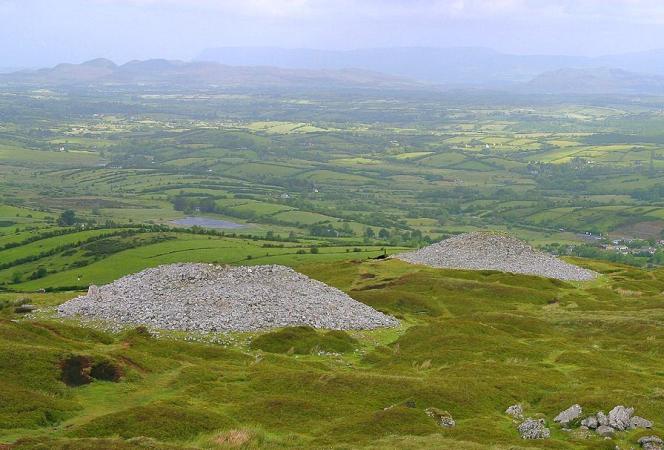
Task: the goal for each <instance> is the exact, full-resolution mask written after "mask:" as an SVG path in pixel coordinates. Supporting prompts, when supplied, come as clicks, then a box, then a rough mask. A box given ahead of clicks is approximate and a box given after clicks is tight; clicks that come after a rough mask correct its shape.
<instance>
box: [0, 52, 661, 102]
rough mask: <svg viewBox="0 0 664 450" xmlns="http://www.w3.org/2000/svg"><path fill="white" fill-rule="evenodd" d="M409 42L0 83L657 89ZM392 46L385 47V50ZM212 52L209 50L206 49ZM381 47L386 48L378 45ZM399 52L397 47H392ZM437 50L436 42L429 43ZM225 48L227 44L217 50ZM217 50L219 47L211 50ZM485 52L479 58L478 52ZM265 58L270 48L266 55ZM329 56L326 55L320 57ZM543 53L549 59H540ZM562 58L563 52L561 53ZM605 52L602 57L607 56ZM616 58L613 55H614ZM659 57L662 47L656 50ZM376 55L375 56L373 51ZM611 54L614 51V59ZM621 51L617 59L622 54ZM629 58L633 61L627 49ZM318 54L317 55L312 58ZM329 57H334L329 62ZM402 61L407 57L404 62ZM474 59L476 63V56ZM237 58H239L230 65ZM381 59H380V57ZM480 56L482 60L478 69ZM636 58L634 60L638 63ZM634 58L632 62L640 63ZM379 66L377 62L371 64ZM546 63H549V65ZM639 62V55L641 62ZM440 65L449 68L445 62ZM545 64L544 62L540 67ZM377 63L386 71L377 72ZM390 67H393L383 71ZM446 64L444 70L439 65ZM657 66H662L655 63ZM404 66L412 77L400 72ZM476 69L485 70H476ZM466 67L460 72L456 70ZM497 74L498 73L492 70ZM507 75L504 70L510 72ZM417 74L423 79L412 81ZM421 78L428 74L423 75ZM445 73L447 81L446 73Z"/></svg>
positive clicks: (97, 65) (11, 76) (93, 64)
mask: <svg viewBox="0 0 664 450" xmlns="http://www.w3.org/2000/svg"><path fill="white" fill-rule="evenodd" d="M411 50H412V49H397V50H396V51H397V53H398V55H401V57H403V58H405V59H403V60H399V58H397V56H396V55H395V54H394V53H392V56H393V58H391V59H390V58H387V53H386V54H385V55H383V56H385V60H384V61H382V62H381V63H380V64H378V63H376V64H374V65H373V66H375V67H372V68H371V70H369V69H368V68H367V67H368V66H371V65H372V64H370V61H364V63H360V61H359V60H360V59H361V58H360V54H361V52H367V53H366V54H367V55H369V56H371V57H376V58H377V55H378V53H376V52H379V51H371V50H363V51H359V50H358V51H356V52H349V53H348V54H350V55H353V58H358V60H348V61H347V62H348V64H351V63H353V62H356V63H357V64H358V65H360V66H361V67H359V68H357V67H355V68H353V67H351V66H349V67H344V68H342V67H337V68H330V67H325V68H321V67H313V66H316V65H319V66H332V65H335V64H338V65H339V66H340V65H341V63H340V62H339V60H335V59H334V58H333V57H332V56H334V55H336V54H337V53H339V54H344V55H346V53H344V52H319V51H314V50H310V51H305V52H304V53H303V55H309V56H307V58H308V59H307V61H308V62H307V61H305V62H307V64H308V65H309V67H307V68H293V67H275V66H270V65H269V64H284V65H290V66H294V65H298V64H302V65H306V64H305V62H299V61H300V60H299V59H298V58H296V57H298V55H301V54H300V53H299V52H298V51H286V50H284V51H281V53H280V52H276V53H275V54H272V55H271V58H272V59H269V60H268V59H265V60H263V59H260V61H261V62H263V63H264V64H268V65H260V66H258V65H251V63H252V62H258V59H252V58H258V56H259V53H256V52H252V51H248V52H247V53H246V54H245V53H243V52H242V51H240V50H239V49H235V50H233V51H231V52H230V53H229V54H233V55H235V57H234V58H224V60H225V61H226V62H227V63H228V64H221V63H218V62H210V61H194V62H183V61H169V60H165V59H152V60H146V61H131V62H128V63H126V64H123V65H117V64H115V63H114V62H112V61H110V60H107V59H101V58H100V59H94V60H92V61H88V62H84V63H82V64H59V65H57V66H55V67H52V68H47V69H39V70H23V71H18V72H13V73H5V74H2V73H0V86H1V85H21V86H39V87H51V86H71V87H74V86H75V87H84V86H114V85H120V86H152V87H165V86H168V87H175V88H210V87H212V88H221V89H228V88H230V89H273V88H297V89H315V90H323V89H328V90H329V89H342V88H343V89H354V88H361V89H372V90H376V89H381V90H388V89H399V90H415V91H425V92H429V91H438V92H440V91H443V90H450V89H456V90H459V89H472V90H477V89H478V88H488V89H491V90H498V91H504V92H508V93H510V92H511V93H514V94H516V93H518V94H553V95H571V94H579V95H598V94H612V95H614V94H615V95H661V96H664V75H661V74H659V73H650V74H644V73H638V72H635V71H630V70H625V69H622V68H617V67H612V66H601V67H595V66H592V67H571V66H564V67H555V65H556V64H558V63H560V64H562V63H572V62H574V61H576V62H578V61H581V60H583V59H582V58H576V57H514V58H517V59H518V58H521V60H520V61H521V62H520V63H517V59H512V60H511V61H512V62H511V63H510V64H507V63H506V59H504V58H503V57H502V56H501V54H499V53H497V52H491V51H487V50H482V49H466V51H467V53H464V52H463V51H462V50H461V49H453V50H445V49H443V50H440V51H439V52H441V53H439V55H441V54H447V55H448V56H449V58H442V57H440V58H435V59H433V60H431V61H430V62H429V63H427V60H425V59H424V57H425V56H426V55H428V56H429V57H430V56H431V54H430V52H429V51H428V50H427V49H420V50H421V51H422V53H418V52H415V51H413V52H411ZM390 51H392V50H390ZM211 52H212V51H211ZM385 52H387V50H385ZM399 52H401V53H399ZM436 52H438V50H436ZM222 53H223V54H225V55H226V54H227V53H226V51H225V50H224V51H222ZM217 54H218V53H217ZM480 54H484V55H485V56H486V58H484V59H482V58H480V57H479V55H480ZM265 56H266V58H267V57H268V56H269V55H267V54H266V55H265ZM328 56H330V57H331V58H332V59H329V60H328V59H326V58H327V57H328ZM547 58H550V60H547ZM565 58H568V59H565ZM606 58H609V57H606ZM614 58H618V57H614ZM662 59H664V53H663V54H662ZM374 60H375V61H377V59H374ZM616 60H618V59H616ZM625 60H627V59H621V61H625ZM631 60H632V61H637V62H638V61H640V59H639V58H637V57H636V56H633V57H632V59H631ZM316 61H317V62H316ZM335 61H336V62H335ZM404 61H406V62H407V63H404ZM480 61H481V63H480ZM230 64H240V65H230ZM381 64H382V65H381ZM482 64H483V65H484V66H485V67H484V69H482V67H481V66H482ZM639 64H640V63H639ZM639 64H637V63H636V62H635V63H634V65H635V66H639ZM648 64H649V67H650V68H651V69H652V70H653V71H655V70H658V69H657V67H658V65H657V62H656V61H650V62H649V63H648ZM378 66H380V67H378ZM488 66H494V67H501V68H502V69H501V70H502V72H498V71H497V70H494V71H492V72H491V71H489V69H488V68H487V67H488ZM550 66H551V67H553V68H550ZM641 66H645V62H644V63H643V64H642V65H641ZM445 67H447V68H448V69H445ZM543 68H547V69H546V70H542V69H543ZM378 69H382V70H384V71H385V72H387V74H386V73H381V72H378V71H377V70H378ZM390 69H392V71H391V72H390ZM445 70H449V73H447V72H445ZM427 71H428V72H427ZM661 71H662V73H664V69H662V70H661ZM406 72H408V73H409V75H410V76H411V78H407V77H406V75H407V74H406ZM425 72H427V73H430V74H433V73H439V74H440V75H441V76H440V78H443V79H444V80H443V81H432V80H431V79H428V78H427V77H426V76H420V77H417V74H418V73H419V74H424V73H425ZM480 73H484V74H485V75H484V76H483V77H480ZM461 74H465V78H464V77H462V76H461ZM499 74H502V75H500V76H499ZM510 77H511V78H510ZM416 80H424V81H416ZM426 80H428V81H426ZM445 80H446V81H445Z"/></svg>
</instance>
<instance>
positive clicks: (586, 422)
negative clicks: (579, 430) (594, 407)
mask: <svg viewBox="0 0 664 450" xmlns="http://www.w3.org/2000/svg"><path fill="white" fill-rule="evenodd" d="M607 423H608V422H607ZM581 426H584V427H588V428H589V429H591V430H594V429H596V428H597V427H598V426H599V421H598V420H597V417H595V416H588V417H586V418H585V419H583V420H582V421H581Z"/></svg>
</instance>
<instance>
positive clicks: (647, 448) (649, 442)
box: [639, 436, 664, 450]
mask: <svg viewBox="0 0 664 450" xmlns="http://www.w3.org/2000/svg"><path fill="white" fill-rule="evenodd" d="M639 445H641V448H643V449H644V450H662V449H663V448H664V441H662V440H661V439H660V438H659V436H644V437H642V438H641V439H639Z"/></svg>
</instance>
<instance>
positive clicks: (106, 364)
mask: <svg viewBox="0 0 664 450" xmlns="http://www.w3.org/2000/svg"><path fill="white" fill-rule="evenodd" d="M90 376H91V377H92V378H94V379H95V380H104V381H114V382H117V381H120V378H122V369H121V368H120V366H118V365H116V364H114V363H113V362H111V361H108V360H102V361H98V362H96V363H94V364H93V365H92V369H91V370H90Z"/></svg>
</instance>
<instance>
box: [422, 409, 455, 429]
mask: <svg viewBox="0 0 664 450" xmlns="http://www.w3.org/2000/svg"><path fill="white" fill-rule="evenodd" d="M424 412H425V413H426V415H427V416H429V417H432V418H433V419H434V420H435V421H436V423H437V424H438V425H440V426H441V427H444V428H453V427H454V426H456V421H455V420H454V419H453V418H452V415H451V414H450V413H449V412H447V411H441V410H440V409H438V408H427V409H425V410H424Z"/></svg>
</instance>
